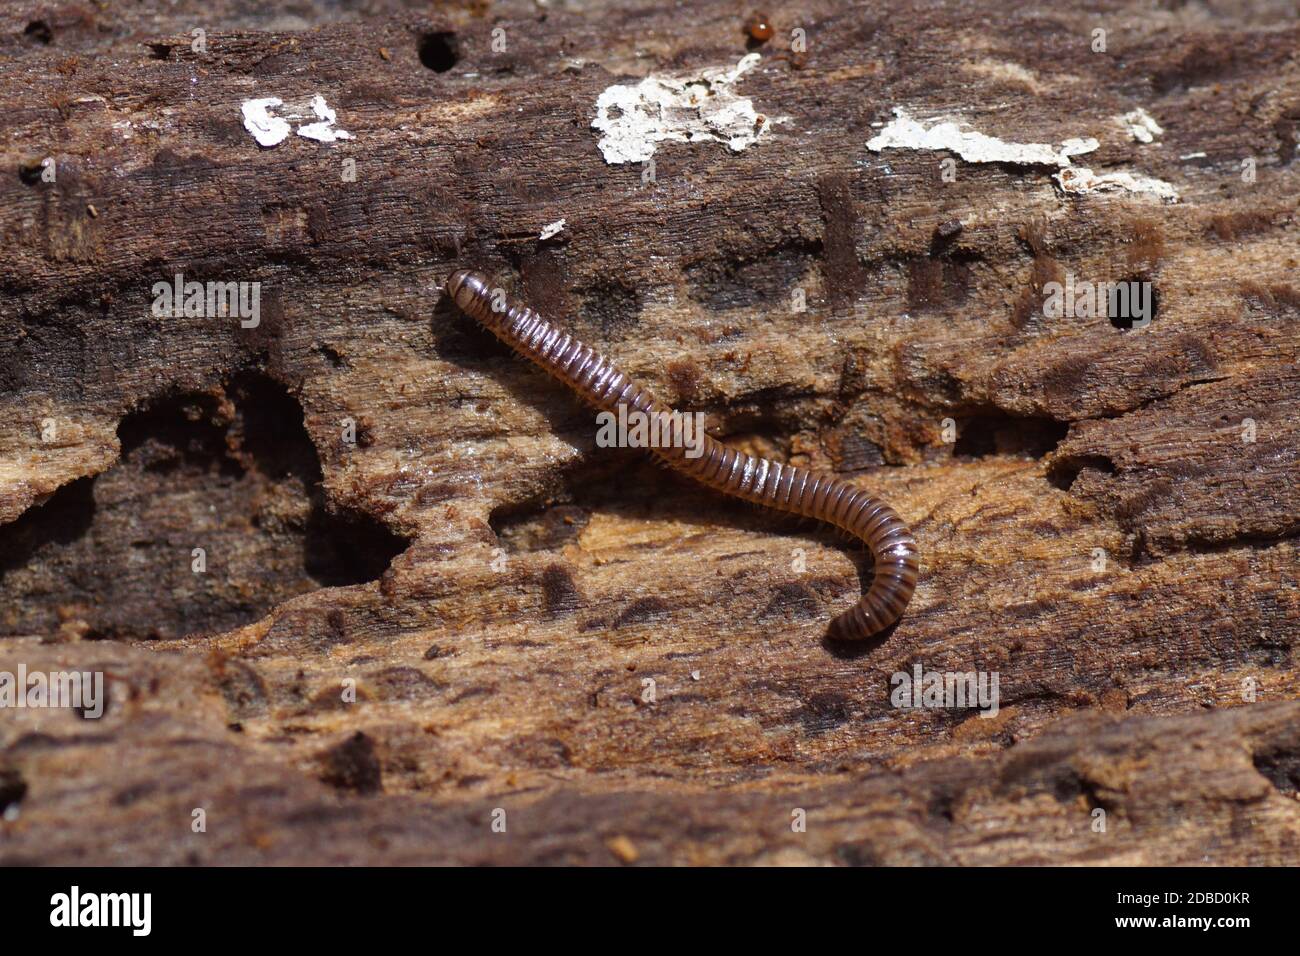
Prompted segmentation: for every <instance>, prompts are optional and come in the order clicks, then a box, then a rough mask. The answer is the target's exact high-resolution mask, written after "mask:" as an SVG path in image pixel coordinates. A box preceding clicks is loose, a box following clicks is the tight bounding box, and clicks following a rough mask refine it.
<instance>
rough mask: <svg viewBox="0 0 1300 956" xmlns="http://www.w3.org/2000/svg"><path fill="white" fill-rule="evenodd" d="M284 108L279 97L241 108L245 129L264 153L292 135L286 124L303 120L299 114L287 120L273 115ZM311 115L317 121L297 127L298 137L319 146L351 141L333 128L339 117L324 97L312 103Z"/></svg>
mask: <svg viewBox="0 0 1300 956" xmlns="http://www.w3.org/2000/svg"><path fill="white" fill-rule="evenodd" d="M283 106H284V101H283V100H281V99H280V98H279V97H278V96H267V97H263V98H262V99H256V100H245V101H244V104H243V106H242V107H241V110H242V112H243V114H244V129H246V130H248V131H249V132H250V133H252V134H253V138H254V139H255V140H257V144H258V145H259V146H262V147H264V148H267V149H270V148H272V147H274V146H279V145H280V144H281V143H283V142H284V141H285V140H286V139H287V138H288V136H289V134H290V133H291V132H293V127H292V126H290V125H289V120H291V119H303V118H304V117H303V115H302V114H300V113H289V114H288V117H287V118H286V117H283V116H278V115H275V114H276V113H277V112H279V110H280V107H283ZM311 111H312V113H314V114H315V116H316V121H315V122H313V123H304V124H302V125H301V126H299V127H298V135H299V136H302V137H304V138H306V139H314V140H316V141H317V142H320V143H333V142H335V141H337V140H340V139H351V138H352V134H351V133H349V132H348V131H347V130H344V129H336V128H335V126H334V124H335V123H336V122H337V121H338V115H337V114H336V113H335V112H334V110H332V109H330V107H329V105H328V104H327V103H326V102H325V97H323V96H321V95H320V94H319V93H317V94H316V95H315V96H313V97H312V99H311Z"/></svg>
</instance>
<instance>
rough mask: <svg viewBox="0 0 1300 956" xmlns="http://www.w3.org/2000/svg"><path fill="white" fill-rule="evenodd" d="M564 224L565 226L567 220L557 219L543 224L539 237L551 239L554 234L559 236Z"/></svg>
mask: <svg viewBox="0 0 1300 956" xmlns="http://www.w3.org/2000/svg"><path fill="white" fill-rule="evenodd" d="M564 226H565V221H564V220H563V219H557V220H555V222H553V223H550V224H549V225H546V226H543V227H542V231H541V233H540V234H539V235H538V237H537V238H538V239H550V238H551V237H552V236H558V235H559V234H560V230H562V229H563V228H564Z"/></svg>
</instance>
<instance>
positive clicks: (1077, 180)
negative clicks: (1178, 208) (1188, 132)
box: [1052, 166, 1179, 202]
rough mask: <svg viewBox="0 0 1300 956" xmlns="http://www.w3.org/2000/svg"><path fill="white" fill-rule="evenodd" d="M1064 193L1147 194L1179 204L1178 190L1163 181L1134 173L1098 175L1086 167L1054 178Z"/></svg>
mask: <svg viewBox="0 0 1300 956" xmlns="http://www.w3.org/2000/svg"><path fill="white" fill-rule="evenodd" d="M1052 178H1054V179H1055V180H1056V182H1057V184H1058V185H1059V186H1060V187H1061V191H1062V192H1066V193H1073V194H1076V195H1077V194H1084V193H1094V192H1108V191H1109V192H1113V191H1116V190H1119V191H1123V192H1130V193H1146V194H1147V195H1151V196H1156V197H1157V198H1159V199H1163V200H1164V201H1165V202H1178V198H1179V197H1178V190H1177V189H1175V188H1174V187H1173V186H1172V185H1170V184H1169V183H1167V182H1165V181H1164V180H1163V179H1154V178H1152V177H1150V176H1134V175H1133V174H1132V173H1125V172H1117V173H1102V174H1101V175H1097V174H1096V173H1094V172H1093V171H1092V170H1091V169H1088V168H1087V167H1086V166H1070V167H1068V168H1066V169H1062V170H1061V171H1060V172H1059V173H1057V174H1056V175H1055V176H1054V177H1052Z"/></svg>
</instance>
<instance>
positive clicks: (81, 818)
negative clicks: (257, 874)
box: [0, 0, 1300, 864]
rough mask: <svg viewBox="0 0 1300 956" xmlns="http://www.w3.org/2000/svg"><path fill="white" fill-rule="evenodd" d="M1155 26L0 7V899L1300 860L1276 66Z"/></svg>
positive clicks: (1291, 115)
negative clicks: (685, 871) (762, 467)
mask: <svg viewBox="0 0 1300 956" xmlns="http://www.w3.org/2000/svg"><path fill="white" fill-rule="evenodd" d="M1173 6H1174V7H1176V8H1175V9H1158V10H1153V9H1151V8H1150V5H1148V4H1136V3H1123V2H1117V3H1112V4H1105V5H1103V6H1102V7H1100V8H1097V7H1095V6H1089V7H1086V8H1085V7H1084V6H1078V5H1074V6H1067V7H1065V8H1058V7H1057V6H1055V5H1053V6H1052V7H1051V8H1050V9H1038V10H1035V9H1031V8H1029V7H1027V6H1026V5H1015V4H1006V3H994V2H977V3H970V4H964V5H960V6H957V7H953V6H951V5H943V6H941V7H936V6H935V5H931V4H925V3H912V2H906V0H898V2H891V3H888V4H873V5H870V6H850V5H846V4H841V3H834V2H829V0H828V2H813V3H801V4H795V5H791V6H783V7H782V9H781V10H780V11H777V10H771V11H769V12H771V13H772V14H773V17H772V23H773V30H774V35H773V36H772V38H771V39H768V40H761V39H760V38H755V37H754V36H750V35H747V33H746V32H745V24H746V21H747V19H748V18H749V15H750V14H751V13H752V12H753V11H752V10H751V9H750V8H748V7H743V6H737V5H736V4H733V3H724V2H710V0H705V2H700V3H696V4H692V6H691V8H690V9H689V11H686V12H683V11H682V10H681V9H677V8H663V9H661V8H660V6H659V5H656V4H639V3H615V4H595V3H574V4H568V5H560V4H547V5H542V4H531V3H523V2H512V3H477V2H475V3H466V4H460V5H451V6H449V7H447V8H446V9H442V10H440V12H436V13H432V14H422V13H414V12H410V11H408V10H406V9H405V8H404V5H403V4H398V3H392V4H386V3H375V4H369V5H367V6H366V7H365V12H364V13H360V12H357V13H341V12H340V8H338V7H337V6H335V5H332V4H324V3H322V4H314V3H303V4H297V5H295V7H294V11H295V12H294V13H293V14H292V15H290V14H285V13H280V12H275V11H263V10H261V9H256V10H255V9H253V8H251V7H248V6H246V5H243V4H238V3H227V2H225V0H208V2H207V3H203V4H198V3H180V4H175V5H169V6H168V7H167V9H166V10H165V11H148V10H145V9H144V8H143V7H136V6H131V7H129V8H123V9H117V8H105V9H101V8H99V7H97V6H83V5H67V6H56V7H50V6H47V5H40V4H34V3H26V2H9V3H6V4H3V5H2V6H0V56H2V57H3V58H4V68H3V70H2V71H0V104H2V105H3V109H2V110H0V128H2V129H3V133H4V136H3V140H2V141H0V144H2V145H0V150H2V151H3V156H4V163H3V165H4V169H5V170H7V172H6V173H5V175H4V176H3V177H0V228H3V230H4V245H5V250H6V255H5V257H4V258H3V260H2V261H0V400H2V401H3V403H4V414H3V415H0V521H3V522H4V524H2V525H0V634H2V635H4V636H3V637H0V672H9V673H15V674H16V673H17V672H18V670H19V668H20V667H21V668H22V669H23V670H24V672H25V673H28V674H33V673H51V672H60V671H69V670H77V671H86V672H102V673H103V674H104V675H105V679H106V681H107V687H108V706H107V711H106V713H105V714H104V715H103V716H102V717H101V718H99V719H88V718H87V717H86V716H84V715H83V712H79V711H76V710H69V709H66V708H63V709H49V708H22V709H13V710H9V709H5V710H4V716H5V720H4V721H3V723H0V805H2V807H3V821H0V863H5V864H8V863H15V862H26V861H30V862H96V863H150V862H162V863H192V862H202V863H236V862H272V863H302V862H362V863H377V862H402V863H416V862H448V863H478V862H526V863H567V862H613V861H622V862H649V863H669V862H671V863H716V862H744V863H751V862H774V863H850V864H851V863H980V864H986V863H1037V862H1067V861H1068V862H1082V863H1180V862H1210V863H1245V862H1255V863H1297V862H1300V805H1297V793H1296V792H1297V788H1298V787H1300V662H1298V661H1297V657H1296V648H1297V644H1298V643H1300V596H1298V593H1297V577H1300V564H1298V563H1297V554H1296V535H1297V532H1298V531H1300V494H1297V477H1298V476H1300V457H1298V453H1297V448H1298V447H1300V424H1298V422H1300V372H1298V371H1297V358H1298V357H1300V356H1298V352H1300V336H1298V335H1297V330H1298V322H1300V280H1297V277H1296V265H1297V258H1298V257H1300V244H1298V243H1297V235H1298V232H1300V228H1298V226H1297V220H1296V207H1297V201H1296V196H1297V189H1296V187H1297V175H1296V170H1297V169H1298V168H1300V162H1298V161H1297V142H1298V141H1300V65H1298V61H1297V59H1296V55H1295V54H1296V50H1297V48H1298V46H1300V26H1297V24H1296V23H1295V21H1294V16H1293V13H1294V11H1293V5H1291V4H1288V3H1281V2H1279V3H1276V4H1269V3H1261V4H1253V5H1251V6H1250V8H1249V13H1246V12H1242V11H1241V10H1239V9H1238V8H1237V7H1236V6H1235V5H1227V4H1208V5H1201V6H1197V7H1195V8H1190V7H1189V8H1181V7H1177V5H1173ZM1098 31H1101V32H1100V33H1099V32H1098ZM747 56H748V57H749V59H742V58H744V57H747ZM615 87H619V88H621V89H617V90H615V92H613V93H608V91H610V90H611V88H615ZM692 93H694V94H695V96H696V98H697V100H698V102H697V104H696V105H694V106H689V105H687V104H686V98H688V97H689V96H690V95H691V94H692ZM603 94H604V95H605V96H604V97H603ZM656 97H657V98H659V99H658V100H656V99H655V98H656ZM271 100H278V101H279V102H278V103H273V102H270V101H271ZM652 101H656V102H663V101H668V102H670V106H671V108H670V109H668V110H667V112H666V113H665V114H664V116H663V117H661V118H660V119H661V120H662V123H661V129H660V132H668V133H679V134H680V137H679V138H677V139H674V138H672V137H671V136H670V137H669V138H664V139H661V140H658V141H654V140H653V137H652V135H651V133H650V132H649V128H648V127H646V128H642V127H641V126H638V121H639V118H640V117H641V114H640V112H639V110H641V109H649V108H650V106H651V103H652ZM598 103H600V104H604V105H603V106H600V107H598ZM610 104H614V105H613V106H612V107H611V106H610ZM751 110H752V113H751V112H749V111H751ZM246 120H247V122H246ZM593 121H600V123H601V125H602V126H603V129H597V128H593ZM340 131H344V132H346V133H347V134H348V136H347V138H342V137H341V136H340V135H339V132H340ZM976 134H979V135H976ZM686 138H690V139H691V140H692V141H690V142H685V141H681V140H682V139H686ZM602 142H603V143H604V147H605V148H604V149H602ZM647 153H650V155H648V156H647V155H646V154H647ZM626 157H635V158H633V159H632V160H631V161H627V162H619V161H614V160H618V159H620V158H626ZM651 160H652V162H651ZM561 221H562V224H561ZM543 234H546V238H542V236H543ZM460 267H473V268H477V269H481V270H485V271H490V272H492V273H494V274H495V275H497V276H499V277H500V279H501V281H502V283H503V285H504V286H506V287H509V288H511V289H512V290H513V291H515V292H517V293H519V294H520V295H522V296H524V297H526V298H527V299H528V300H529V301H530V302H531V303H532V304H533V305H534V306H535V307H537V308H539V309H541V310H543V311H546V312H547V313H548V314H550V315H551V316H552V317H554V318H555V319H556V320H557V321H559V322H560V323H561V324H563V325H565V326H566V327H567V328H569V329H571V330H572V331H573V332H575V333H576V334H578V335H579V336H580V337H582V338H583V339H584V340H585V341H589V342H590V343H591V344H592V345H594V346H596V347H598V348H600V349H601V350H602V351H604V352H605V353H607V354H608V355H610V356H611V357H613V358H615V359H616V360H617V361H618V362H619V364H620V366H622V367H624V368H626V369H627V370H628V371H629V372H631V373H633V374H635V375H637V376H638V377H640V378H642V379H644V380H645V381H647V382H648V383H650V385H651V386H652V387H653V388H654V389H655V391H656V393H657V394H659V395H660V396H661V397H662V398H663V399H665V400H666V401H668V402H671V403H672V404H674V406H675V407H677V408H679V409H684V410H687V411H698V412H703V413H705V415H706V418H707V421H708V422H709V426H710V432H711V433H712V434H714V435H716V436H718V437H720V438H722V439H723V440H726V441H728V442H730V443H732V444H735V445H737V446H738V447H742V448H745V449H746V450H749V451H752V452H754V453H756V454H762V455H764V456H765V457H770V458H776V459H778V460H781V461H784V462H790V463H795V464H800V465H806V466H810V467H813V468H817V469H822V470H826V471H833V472H836V473H838V474H840V475H841V476H843V477H847V478H849V479H851V480H852V481H853V482H854V483H856V484H858V485H859V486H860V487H862V488H865V489H869V490H871V491H872V493H874V494H878V495H880V496H882V497H883V498H885V500H887V501H889V502H891V504H893V505H894V506H895V507H896V508H897V509H898V510H899V512H900V513H901V514H902V515H903V516H904V517H905V518H906V519H907V520H909V522H911V524H912V527H913V529H914V531H915V532H916V534H917V538H918V540H919V542H920V546H921V548H922V561H923V565H922V579H921V583H920V586H919V588H918V590H917V593H916V596H915V598H914V599H913V602H912V606H911V608H910V610H909V612H908V614H907V615H906V616H905V618H904V619H903V621H902V622H901V624H900V625H899V626H898V627H897V628H896V629H895V630H894V631H893V632H892V633H890V634H888V635H886V637H885V639H884V640H881V641H877V642H872V643H870V644H867V645H849V646H845V645H842V644H837V643H835V642H833V641H830V640H828V639H827V637H826V635H825V628H826V623H827V622H828V620H829V619H830V618H831V616H832V615H834V614H835V613H837V612H838V611H840V610H842V609H843V608H844V607H846V606H848V605H849V604H850V603H851V602H852V601H853V600H855V599H856V598H857V596H858V595H859V594H860V593H861V589H862V587H863V583H864V582H865V581H866V580H868V579H869V575H870V566H869V564H864V563H863V560H862V558H861V557H860V556H859V555H857V554H856V553H855V552H854V551H853V550H852V549H850V548H847V547H846V546H844V545H843V544H842V543H841V542H840V541H839V540H838V539H836V538H835V537H833V536H832V535H831V534H829V533H827V532H826V531H825V530H823V529H820V528H816V527H808V526H802V525H798V524H791V523H789V522H788V521H787V520H784V519H781V518H779V517H778V516H775V515H772V514H769V513H766V512H763V511H759V510H756V509H752V508H749V507H747V506H744V505H740V504H736V503H734V502H731V501H728V500H724V499H721V498H719V497H718V496H716V495H714V494H712V493H710V492H709V491H708V490H707V489H702V488H699V487H697V486H695V485H692V484H691V483H689V482H687V481H684V480H681V479H678V478H676V477H674V476H673V475H671V474H669V473H665V472H663V471H661V470H659V469H656V468H655V467H653V466H652V465H650V464H649V463H648V462H647V461H646V459H645V458H644V456H643V454H642V453H641V452H639V451H637V450H634V449H607V448H598V447H596V442H595V425H594V422H593V419H592V416H591V414H590V413H589V412H588V411H586V410H584V409H583V408H582V407H581V406H580V405H578V404H577V403H576V402H575V401H574V399H573V396H572V395H570V394H569V393H567V392H566V391H565V390H564V389H563V388H561V387H559V386H557V385H555V384H554V383H551V382H549V381H547V380H546V379H545V378H544V377H543V376H542V375H540V374H538V373H537V371H536V370H535V369H532V368H530V367H527V366H525V365H524V364H523V363H521V362H519V361H518V360H517V359H515V358H514V357H513V356H512V355H511V354H510V353H509V352H508V351H507V350H505V349H504V348H503V347H501V346H500V345H499V344H498V343H496V342H495V341H494V340H493V339H492V338H491V337H490V336H488V335H487V334H486V333H484V332H483V331H481V330H480V329H479V328H478V327H477V326H476V325H475V324H474V323H473V322H472V321H471V320H469V319H468V318H466V317H465V316H463V315H461V314H460V313H459V312H458V311H457V310H456V309H455V308H454V307H452V306H451V304H450V303H449V302H447V300H446V298H445V297H444V296H443V295H441V293H440V291H439V290H440V288H441V285H442V283H443V281H444V280H445V279H446V277H447V275H448V274H449V273H450V272H451V271H452V270H453V269H456V268H460ZM178 275H179V276H181V277H182V278H181V280H180V281H181V283H182V286H181V288H182V292H183V293H184V292H185V285H184V283H187V282H188V283H201V284H203V286H202V288H203V296H202V298H203V302H202V305H201V306H200V305H199V304H198V300H195V308H194V309H193V310H191V311H190V314H186V310H185V309H184V307H183V302H182V303H181V308H180V309H179V312H178V313H177V314H172V313H171V312H170V311H169V310H168V309H164V308H162V307H160V306H159V300H160V296H166V297H170V294H169V293H164V292H160V291H159V287H162V288H164V289H165V288H167V287H169V286H172V285H174V283H175V282H176V277H177V276H178ZM212 283H221V284H225V283H236V284H238V283H244V284H245V286H244V287H243V290H242V291H243V292H244V293H245V295H244V298H243V299H242V300H241V299H240V298H239V292H240V291H241V290H240V289H239V287H238V286H237V285H236V286H232V287H230V288H231V290H233V291H232V295H233V298H232V299H231V300H230V302H229V303H228V305H229V306H230V307H229V308H227V309H225V310H222V309H219V308H218V309H212V308H210V307H209V304H208V302H207V295H208V292H207V290H208V284H212ZM1097 283H1134V284H1135V285H1134V286H1132V288H1133V289H1134V290H1138V289H1141V290H1143V291H1144V293H1145V294H1149V296H1150V298H1149V300H1148V301H1149V303H1150V304H1151V306H1152V309H1151V310H1150V312H1149V313H1147V314H1145V316H1144V315H1141V314H1139V315H1127V316H1125V315H1113V314H1099V313H1098V311H1097V310H1096V309H1095V308H1094V309H1092V310H1089V309H1088V308H1085V307H1084V306H1085V304H1086V302H1087V301H1088V300H1089V297H1088V296H1087V295H1085V294H1084V293H1085V292H1086V291H1088V290H1095V284H1097ZM1089 284H1092V285H1089ZM223 288H224V285H223ZM1125 288H1128V287H1127V286H1126V287H1125ZM253 290H256V295H257V299H256V310H255V311H254V310H253V309H252V308H251V307H252V305H253V303H254V299H253V298H252V296H253V294H254V293H253ZM1061 290H1070V291H1071V293H1073V294H1071V296H1070V301H1069V303H1068V305H1069V307H1068V308H1066V309H1065V310H1064V311H1065V313H1066V314H1057V312H1056V310H1055V309H1054V307H1053V303H1054V302H1056V303H1059V302H1061V301H1063V300H1062V297H1061ZM1079 296H1082V298H1079ZM181 298H182V299H184V295H182V297H181ZM1104 298H1105V297H1104V296H1103V299H1104ZM1092 304H1093V305H1094V306H1095V305H1096V302H1095V301H1093V302H1092ZM933 674H938V675H943V674H960V675H964V674H973V675H974V676H975V678H976V682H977V684H978V685H979V686H982V687H984V688H985V689H986V690H989V689H991V688H992V686H993V684H992V681H993V680H994V679H996V682H997V683H996V688H997V698H996V705H995V706H994V705H992V704H990V703H989V702H986V705H985V706H983V707H981V706H980V702H979V701H978V700H977V701H975V702H974V706H972V702H971V701H966V702H965V703H964V705H962V706H951V705H952V704H953V703H954V702H953V701H951V700H948V701H942V700H934V699H928V698H926V697H925V696H924V694H922V693H921V689H923V688H924V687H925V686H926V675H933ZM917 675H919V676H920V678H921V679H920V680H919V681H917V683H918V685H919V686H918V691H917V695H916V697H915V698H913V697H912V696H911V695H910V694H904V691H906V690H907V688H908V686H909V682H911V681H912V680H913V679H914V678H915V677H917ZM981 682H982V683H981ZM2 691H3V688H2V687H0V692H2ZM913 703H916V704H920V705H922V706H902V705H907V704H913ZM935 704H948V705H950V706H934V705H935ZM196 810H202V811H203V814H202V815H201V816H203V817H204V819H205V820H206V829H205V830H203V831H202V832H196V831H195V828H194V821H195V820H196V819H197V818H196V815H195V811H196ZM497 810H502V811H504V814H505V818H506V819H507V820H508V821H509V822H508V826H507V830H506V833H504V834H502V833H497V832H494V830H493V826H492V824H493V822H494V820H495V819H497V816H495V815H494V811H497ZM800 811H802V814H801V813H800Z"/></svg>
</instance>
